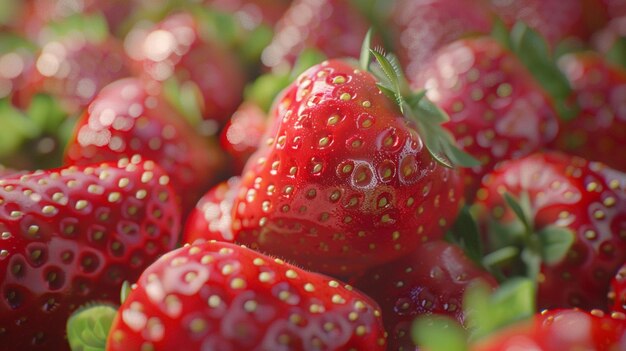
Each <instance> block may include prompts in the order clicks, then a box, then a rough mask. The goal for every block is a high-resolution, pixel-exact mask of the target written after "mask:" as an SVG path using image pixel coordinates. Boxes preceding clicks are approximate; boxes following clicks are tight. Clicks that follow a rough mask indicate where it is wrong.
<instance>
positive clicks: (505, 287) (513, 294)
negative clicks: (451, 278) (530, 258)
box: [463, 278, 536, 340]
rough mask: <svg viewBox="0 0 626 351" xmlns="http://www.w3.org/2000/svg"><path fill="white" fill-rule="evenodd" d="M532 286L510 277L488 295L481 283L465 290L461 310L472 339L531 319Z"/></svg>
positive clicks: (487, 290)
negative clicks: (465, 317)
mask: <svg viewBox="0 0 626 351" xmlns="http://www.w3.org/2000/svg"><path fill="white" fill-rule="evenodd" d="M535 295H536V286H535V284H534V283H533V282H532V281H531V280H529V279H526V278H513V279H510V280H508V281H506V282H504V283H503V284H502V285H500V287H499V288H498V289H497V290H496V291H495V292H492V291H491V289H490V287H489V286H488V285H486V284H484V283H479V284H472V285H470V287H469V288H468V289H467V291H466V293H465V297H464V301H463V309H464V311H465V314H466V316H467V325H468V327H469V329H470V330H471V338H472V339H473V340H475V339H480V338H481V337H484V336H486V335H489V334H491V333H492V332H494V331H496V330H498V329H501V328H503V327H506V326H507V325H510V324H513V323H515V322H518V321H520V320H524V319H527V318H530V317H532V316H533V315H534V314H535V309H536V307H535Z"/></svg>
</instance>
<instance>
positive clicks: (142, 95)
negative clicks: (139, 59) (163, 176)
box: [65, 78, 223, 213]
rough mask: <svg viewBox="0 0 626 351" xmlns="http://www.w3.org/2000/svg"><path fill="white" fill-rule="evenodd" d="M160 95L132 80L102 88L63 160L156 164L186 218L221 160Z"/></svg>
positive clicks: (155, 89)
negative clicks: (169, 180)
mask: <svg viewBox="0 0 626 351" xmlns="http://www.w3.org/2000/svg"><path fill="white" fill-rule="evenodd" d="M159 94H160V90H159V87H158V86H157V85H154V84H149V83H148V84H144V83H143V82H142V81H140V80H139V79H136V78H127V79H122V80H119V81H116V82H113V83H111V84H110V85H108V86H107V87H105V88H104V89H103V90H102V91H101V92H100V93H99V95H98V96H97V97H96V99H95V100H94V101H93V102H92V103H91V104H90V105H89V108H88V109H87V111H85V113H84V114H83V115H82V117H81V118H80V119H79V121H78V122H77V124H76V127H75V129H74V136H73V137H72V139H71V140H70V143H69V145H68V148H67V151H66V155H65V160H66V163H67V164H77V165H86V164H91V163H95V162H102V161H115V160H118V159H120V158H123V157H129V156H132V155H133V154H136V153H139V154H141V155H142V156H143V157H144V158H147V159H152V160H155V161H158V162H159V165H160V166H162V167H163V169H164V170H165V171H166V172H168V173H169V174H170V175H171V176H172V186H173V187H174V189H175V190H176V192H177V194H178V195H177V196H180V197H181V198H182V204H183V209H184V212H185V213H187V212H188V211H190V210H192V209H193V207H194V205H195V204H196V202H197V201H198V199H199V198H200V196H201V194H203V193H204V192H205V191H206V190H207V189H209V188H210V186H211V185H212V184H213V183H214V182H216V181H217V180H218V179H219V177H220V172H221V170H220V168H221V166H222V165H221V162H222V159H223V156H222V154H221V152H220V150H219V148H218V147H217V145H216V144H212V143H210V141H207V140H205V139H204V138H202V137H201V136H200V135H198V134H197V133H196V131H195V130H194V129H193V128H192V127H191V126H190V125H189V124H187V123H186V121H185V120H184V118H183V117H181V116H180V115H178V114H177V113H176V112H174V110H172V109H171V108H170V107H169V105H167V103H166V102H165V101H164V100H163V98H162V97H161V95H159Z"/></svg>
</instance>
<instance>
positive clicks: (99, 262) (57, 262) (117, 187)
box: [0, 157, 180, 350]
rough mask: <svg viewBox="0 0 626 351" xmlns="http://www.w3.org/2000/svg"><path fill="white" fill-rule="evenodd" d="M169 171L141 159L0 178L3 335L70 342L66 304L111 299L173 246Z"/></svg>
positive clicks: (175, 221) (174, 208) (21, 344)
mask: <svg viewBox="0 0 626 351" xmlns="http://www.w3.org/2000/svg"><path fill="white" fill-rule="evenodd" d="M167 182H168V177H167V175H165V173H164V172H163V171H162V170H161V169H160V168H159V167H157V166H156V165H155V164H154V163H153V162H151V161H146V162H142V161H141V158H139V157H133V158H132V159H131V160H128V159H125V160H120V161H119V162H118V163H117V164H115V163H104V164H100V165H95V166H87V167H68V168H63V169H56V170H48V171H37V172H34V173H31V174H26V175H21V176H20V175H15V176H9V177H6V178H2V179H0V203H1V204H2V207H1V208H2V211H0V233H1V237H0V293H1V296H2V299H1V300H0V344H1V345H4V347H8V346H7V345H10V348H11V349H13V350H66V349H68V345H67V341H66V340H65V337H64V332H63V331H64V329H63V328H64V325H65V321H66V319H67V318H68V317H69V315H70V313H71V312H72V311H73V310H75V309H76V308H77V307H78V306H79V305H81V304H83V303H85V302H87V301H92V300H100V301H112V302H114V301H116V300H117V299H118V298H119V289H120V286H121V284H122V282H123V281H124V280H135V279H137V277H138V276H139V274H140V273H141V271H142V270H143V269H144V268H145V267H146V266H147V265H149V264H150V263H152V261H154V260H155V259H156V258H157V257H158V256H159V255H161V254H162V253H164V252H167V251H169V250H171V249H172V248H174V245H175V243H176V240H177V236H178V232H179V221H180V210H179V208H178V205H177V204H176V203H175V201H174V193H173V191H172V189H171V188H170V187H169V185H167Z"/></svg>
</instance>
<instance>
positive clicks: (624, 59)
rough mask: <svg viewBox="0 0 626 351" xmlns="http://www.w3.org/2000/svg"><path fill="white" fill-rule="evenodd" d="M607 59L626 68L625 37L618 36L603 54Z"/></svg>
mask: <svg viewBox="0 0 626 351" xmlns="http://www.w3.org/2000/svg"><path fill="white" fill-rule="evenodd" d="M604 57H605V58H606V60H607V61H609V62H611V63H612V64H614V65H617V66H620V67H622V68H623V69H626V37H619V38H617V39H616V40H615V42H614V43H613V46H611V48H610V49H609V51H608V52H607V53H606V54H605V56H604Z"/></svg>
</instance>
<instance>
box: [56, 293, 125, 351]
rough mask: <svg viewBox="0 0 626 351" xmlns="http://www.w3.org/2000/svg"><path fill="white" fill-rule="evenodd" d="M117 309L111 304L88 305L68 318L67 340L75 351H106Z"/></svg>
mask: <svg viewBox="0 0 626 351" xmlns="http://www.w3.org/2000/svg"><path fill="white" fill-rule="evenodd" d="M116 314H117V309H116V308H115V307H113V306H111V305H105V304H102V305H90V306H89V305H88V306H85V307H83V308H80V309H79V310H77V311H76V312H74V313H73V314H72V316H71V317H70V318H69V319H68V320H67V325H66V329H67V340H68V342H69V344H70V348H71V349H72V350H73V351H79V350H80V351H104V350H105V349H106V342H107V337H108V335H109V331H110V330H111V326H112V324H113V320H114V319H115V315H116Z"/></svg>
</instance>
